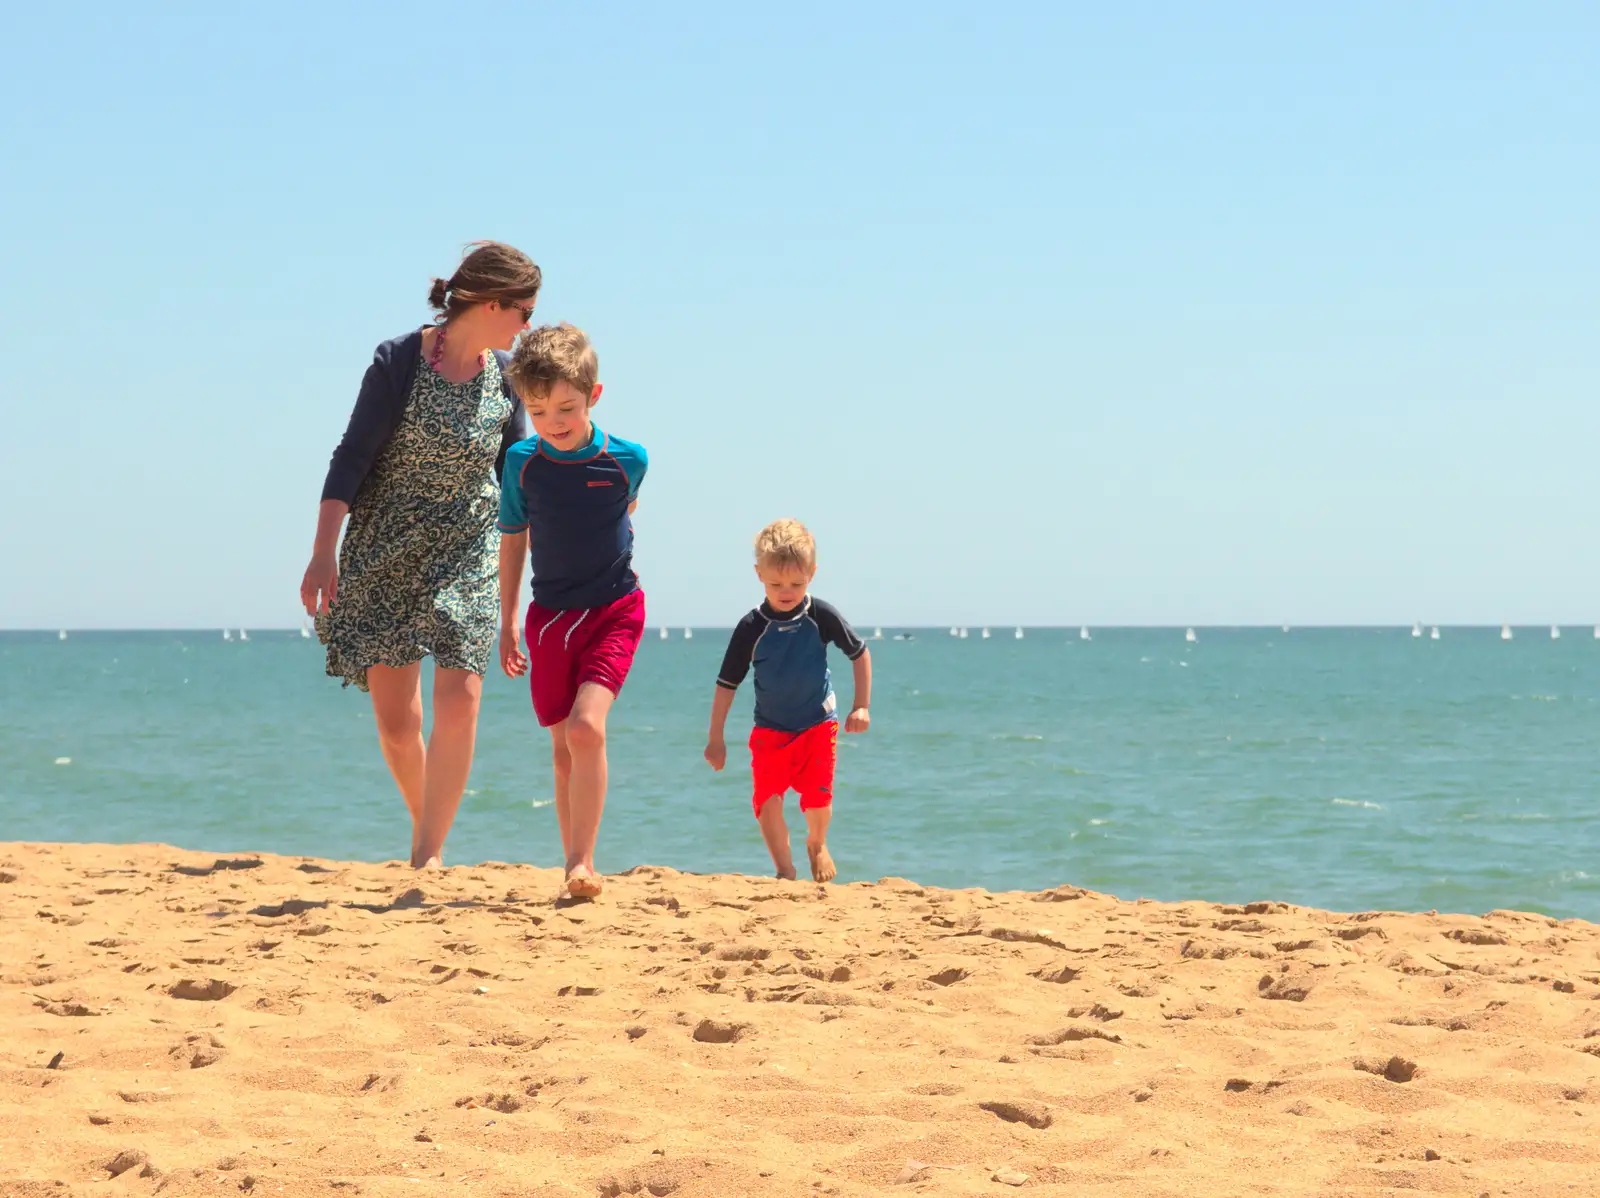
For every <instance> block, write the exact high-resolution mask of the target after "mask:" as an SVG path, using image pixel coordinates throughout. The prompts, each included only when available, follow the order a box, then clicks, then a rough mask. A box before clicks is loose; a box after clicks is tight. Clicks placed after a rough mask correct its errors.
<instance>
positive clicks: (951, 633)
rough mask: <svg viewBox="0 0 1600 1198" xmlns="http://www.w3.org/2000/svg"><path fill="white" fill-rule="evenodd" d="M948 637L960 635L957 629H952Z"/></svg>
mask: <svg viewBox="0 0 1600 1198" xmlns="http://www.w3.org/2000/svg"><path fill="white" fill-rule="evenodd" d="M950 635H951V636H960V635H961V630H960V629H959V628H952V629H951V630H950Z"/></svg>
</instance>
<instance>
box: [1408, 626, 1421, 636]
mask: <svg viewBox="0 0 1600 1198" xmlns="http://www.w3.org/2000/svg"><path fill="white" fill-rule="evenodd" d="M1411 635H1412V636H1417V637H1420V636H1421V635H1422V625H1421V624H1413V625H1412V626H1411Z"/></svg>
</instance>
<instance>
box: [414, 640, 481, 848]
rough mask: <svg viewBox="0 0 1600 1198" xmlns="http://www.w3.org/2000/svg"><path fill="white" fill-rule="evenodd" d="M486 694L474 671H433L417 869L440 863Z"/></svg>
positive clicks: (469, 765)
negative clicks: (431, 708)
mask: <svg viewBox="0 0 1600 1198" xmlns="http://www.w3.org/2000/svg"><path fill="white" fill-rule="evenodd" d="M482 696H483V679H482V678H481V677H479V676H478V675H477V674H474V673H473V672H472V671H471V670H446V669H435V670H434V674H433V730H432V731H431V732H430V733H429V735H428V755H427V768H426V771H425V772H424V775H423V785H422V818H421V820H420V821H419V824H418V829H417V838H416V842H415V844H414V845H413V846H412V850H411V864H412V865H413V866H415V867H417V868H421V867H422V866H425V865H438V864H439V863H440V861H439V859H440V857H441V855H442V854H443V853H444V840H445V837H446V836H448V835H450V825H451V824H453V823H455V818H456V810H457V809H458V808H459V807H460V806H461V794H462V792H463V791H465V790H466V788H467V777H468V775H470V774H471V773H472V750H473V747H474V746H475V745H476V743H477V739H478V704H479V701H480V699H481V698H482Z"/></svg>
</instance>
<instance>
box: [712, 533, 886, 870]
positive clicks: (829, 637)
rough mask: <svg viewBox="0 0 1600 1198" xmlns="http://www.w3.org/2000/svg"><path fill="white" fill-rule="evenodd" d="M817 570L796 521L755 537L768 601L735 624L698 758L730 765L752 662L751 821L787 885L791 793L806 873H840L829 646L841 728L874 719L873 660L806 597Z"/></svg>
mask: <svg viewBox="0 0 1600 1198" xmlns="http://www.w3.org/2000/svg"><path fill="white" fill-rule="evenodd" d="M816 572H817V542H816V538H814V537H813V536H812V535H811V533H810V531H808V530H807V528H806V526H805V525H804V524H801V523H800V522H799V521H798V520H778V521H776V522H775V523H772V524H769V525H767V527H766V528H763V529H762V530H761V533H760V535H758V536H757V537H756V577H757V578H759V579H761V585H762V586H763V587H764V588H765V589H766V592H767V597H766V600H765V601H764V602H763V603H762V604H761V606H760V607H758V608H756V609H755V610H753V611H751V612H750V613H748V614H747V615H746V616H745V617H744V619H742V620H740V621H739V624H738V627H736V628H735V629H734V630H733V637H732V639H731V640H729V642H728V651H727V653H726V654H725V655H724V656H723V659H722V670H721V672H720V673H719V674H718V675H717V690H716V695H715V697H714V698H713V699H712V702H711V735H710V738H709V739H708V741H707V743H706V749H705V758H706V760H707V761H708V762H710V764H711V768H712V769H714V770H720V769H722V767H723V766H724V765H725V764H726V763H727V760H728V746H727V744H726V743H725V742H724V740H723V729H724V728H725V726H726V724H727V720H728V709H729V708H730V707H732V706H733V695H734V692H735V691H736V690H737V689H738V687H739V683H741V682H743V681H744V676H745V674H746V672H747V671H749V669H750V668H751V667H752V666H754V667H755V673H756V719H755V727H754V728H752V729H751V731H750V768H751V772H752V773H753V774H754V780H755V793H754V795H753V802H754V804H755V811H756V822H757V823H758V824H759V825H760V827H761V836H762V839H764V840H765V841H766V842H767V851H768V852H769V853H771V854H772V863H773V865H775V866H776V867H777V870H778V877H780V878H788V879H791V880H792V879H793V878H794V876H795V870H794V861H793V859H792V858H791V856H790V853H789V827H788V825H787V824H786V823H784V819H783V796H784V794H785V793H786V792H787V791H789V790H791V789H792V790H794V791H796V792H797V793H798V794H799V795H800V811H801V813H802V814H803V815H804V816H805V820H806V854H807V856H809V857H810V858H811V876H812V877H813V878H814V879H816V880H817V881H818V882H827V881H831V880H832V879H833V877H834V876H835V875H836V874H837V873H838V871H837V870H836V869H835V868H834V865H833V858H832V857H831V856H830V855H829V853H828V824H829V822H830V818H831V814H832V811H833V775H834V765H835V761H836V759H837V756H838V735H839V717H838V713H837V711H836V710H835V709H836V707H837V702H836V700H835V699H834V694H833V686H832V681H831V677H830V675H829V673H828V646H829V645H830V644H832V645H836V646H838V648H839V649H840V650H841V651H842V652H843V653H844V655H845V656H846V657H847V658H849V659H850V662H851V664H852V665H853V667H854V671H855V699H854V701H853V702H852V703H851V705H850V715H849V717H848V718H847V719H846V720H845V725H844V730H845V731H846V732H865V731H866V730H867V728H868V727H869V726H870V724H871V722H872V717H871V715H870V714H869V713H868V711H867V705H868V703H869V702H870V701H871V694H872V655H871V654H869V653H868V652H867V646H866V644H865V643H864V642H863V641H862V640H861V638H860V637H858V636H857V635H856V634H855V631H854V630H853V629H852V628H851V627H850V625H849V623H847V622H846V620H845V618H844V617H843V616H842V615H840V614H839V612H838V611H837V609H835V608H834V607H833V606H832V605H831V604H828V603H824V602H823V601H822V600H821V599H817V598H814V597H812V596H811V595H810V594H809V593H808V592H809V588H810V586H811V579H812V578H813V577H814V576H815V575H816ZM774 800H776V801H774Z"/></svg>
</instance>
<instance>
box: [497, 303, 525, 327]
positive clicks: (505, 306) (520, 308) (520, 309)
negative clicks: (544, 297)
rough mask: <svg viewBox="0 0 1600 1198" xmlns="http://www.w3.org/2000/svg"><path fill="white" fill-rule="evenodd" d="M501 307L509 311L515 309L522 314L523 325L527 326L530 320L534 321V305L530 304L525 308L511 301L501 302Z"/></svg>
mask: <svg viewBox="0 0 1600 1198" xmlns="http://www.w3.org/2000/svg"><path fill="white" fill-rule="evenodd" d="M500 306H501V307H502V308H507V309H510V308H515V309H516V310H517V311H518V312H520V313H522V323H523V324H527V323H528V322H529V321H530V320H532V319H533V305H532V304H529V305H527V306H526V307H524V306H523V305H521V304H517V303H512V302H511V301H509V300H501V301H500Z"/></svg>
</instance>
